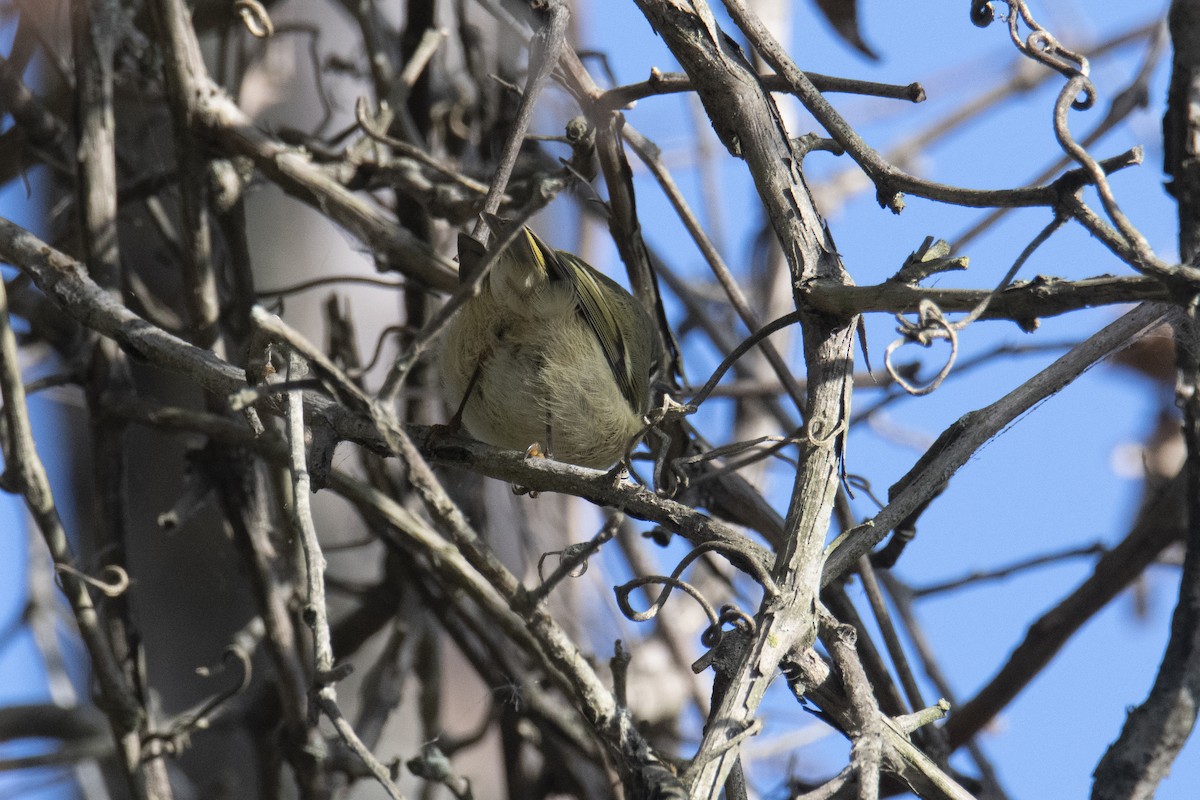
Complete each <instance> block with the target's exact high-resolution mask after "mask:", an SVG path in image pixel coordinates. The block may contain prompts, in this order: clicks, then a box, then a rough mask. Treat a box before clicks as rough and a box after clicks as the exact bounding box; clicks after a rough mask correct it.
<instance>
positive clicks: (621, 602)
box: [613, 575, 721, 630]
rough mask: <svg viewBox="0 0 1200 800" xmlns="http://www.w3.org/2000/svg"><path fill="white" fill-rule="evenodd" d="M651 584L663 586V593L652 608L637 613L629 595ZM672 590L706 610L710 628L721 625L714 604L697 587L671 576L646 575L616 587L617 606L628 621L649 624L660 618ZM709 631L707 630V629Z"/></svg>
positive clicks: (653, 603)
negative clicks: (688, 597) (684, 593)
mask: <svg viewBox="0 0 1200 800" xmlns="http://www.w3.org/2000/svg"><path fill="white" fill-rule="evenodd" d="M650 584H661V585H662V587H663V588H662V591H661V592H659V593H658V597H656V598H654V601H653V602H651V603H650V606H649V607H648V608H647V609H646V610H645V611H637V610H635V609H634V607H633V606H632V605H630V604H629V595H630V594H632V593H633V590H634V589H638V588H641V587H642V586H648V585H650ZM672 589H679V590H681V591H683V592H686V593H687V594H688V595H689V596H690V597H691V598H692V599H693V600H695V601H696V602H697V603H699V604H700V608H702V609H703V610H704V615H705V616H706V617H708V621H709V628H711V627H712V626H714V625H717V626H719V625H720V622H721V620H720V617H719V616H717V612H716V611H715V610H714V609H713V607H712V604H711V603H709V602H708V601H707V600H705V599H704V595H702V594H701V593H700V590H699V589H697V588H696V587H695V586H692V585H691V584H690V583H688V582H687V581H685V580H682V579H680V578H674V577H671V576H670V575H645V576H643V577H640V578H634V579H633V580H631V581H628V582H626V583H623V584H621V585H620V586H614V587H613V591H614V592H615V593H616V595H617V606H618V607H619V608H620V609H621V613H622V614H624V615H625V617H626V619H629V620H632V621H633V622H648V621H649V620H652V619H654V618H655V617H657V616H658V612H659V611H661V610H662V607H663V606H664V605H666V602H667V598H668V597H670V596H671V590H672ZM706 630H707V629H706Z"/></svg>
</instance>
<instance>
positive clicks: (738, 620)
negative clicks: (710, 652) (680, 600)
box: [700, 604, 758, 648]
mask: <svg viewBox="0 0 1200 800" xmlns="http://www.w3.org/2000/svg"><path fill="white" fill-rule="evenodd" d="M726 625H733V627H735V628H738V629H739V630H741V631H742V632H743V633H746V634H749V635H750V636H753V635H754V632H755V631H756V630H758V626H757V625H756V624H755V623H754V617H752V616H750V615H749V614H747V613H746V612H745V611H742V610H741V609H740V608H738V607H737V606H735V605H732V604H726V605H723V606H721V611H720V613H719V614H718V615H717V621H716V622H714V623H712V624H711V625H709V626H708V627H707V628H705V629H704V633H702V634H700V644H702V645H704V646H705V647H708V648H713V647H716V646H717V645H718V644H720V643H721V637H722V636H723V635H724V633H725V626H726Z"/></svg>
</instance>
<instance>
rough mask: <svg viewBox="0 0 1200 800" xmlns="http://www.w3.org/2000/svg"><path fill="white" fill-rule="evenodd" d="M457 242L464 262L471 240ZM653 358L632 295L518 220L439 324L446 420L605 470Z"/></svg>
mask: <svg viewBox="0 0 1200 800" xmlns="http://www.w3.org/2000/svg"><path fill="white" fill-rule="evenodd" d="M494 220H495V218H492V219H491V220H489V222H492V227H493V230H495V229H496V227H497V221H494ZM501 225H502V223H501ZM510 230H511V228H510ZM500 238H503V236H501V237H500ZM459 250H460V261H462V262H464V263H462V264H461V265H460V268H466V267H467V266H468V265H467V264H466V263H465V262H466V261H467V260H468V259H467V253H468V252H470V251H471V250H473V251H474V252H472V255H474V256H478V257H480V258H482V256H481V254H480V251H481V250H482V248H481V246H480V245H479V243H478V242H476V241H475V240H473V239H470V238H468V237H465V236H460V237H459ZM660 360H661V359H660V356H659V341H658V337H657V336H656V335H655V331H654V326H653V324H652V323H651V321H650V318H649V316H648V315H647V314H646V312H645V310H644V309H643V308H642V306H641V304H639V303H638V301H637V300H635V299H634V297H633V296H632V295H630V294H629V292H627V291H625V289H623V288H621V286H620V285H619V284H617V283H616V282H614V281H612V280H611V279H609V278H607V277H605V276H604V275H602V274H600V273H599V272H597V271H596V270H595V269H593V268H592V267H591V266H589V265H588V264H586V263H585V262H584V261H583V260H582V259H580V258H579V257H577V256H574V255H572V254H570V253H568V252H565V251H563V250H553V249H551V248H550V247H549V246H548V245H547V244H546V243H545V242H543V241H542V240H541V239H540V238H538V236H537V235H536V234H535V233H534V232H533V231H531V230H529V228H523V229H522V230H521V232H520V233H519V234H518V235H517V239H516V240H515V241H514V242H513V243H512V244H511V245H510V246H509V247H508V248H507V249H506V250H505V251H504V252H503V253H501V254H500V255H499V257H498V258H497V260H496V262H495V265H494V266H493V268H492V270H491V272H490V273H488V275H487V276H486V277H485V278H484V280H483V284H482V286H481V287H480V292H479V294H478V295H476V296H475V297H473V298H471V299H470V300H468V301H467V302H466V303H465V304H464V305H463V307H462V308H460V309H459V310H458V312H457V313H456V314H455V315H454V318H453V319H452V320H451V321H450V324H449V327H448V329H447V332H446V342H445V348H444V350H443V355H442V375H443V380H444V384H445V388H446V395H447V398H448V399H449V400H450V402H451V403H458V404H459V405H458V412H457V413H456V414H455V419H454V420H453V421H452V422H451V425H454V424H455V423H457V422H458V421H461V422H462V423H463V425H464V426H465V427H466V429H467V432H468V433H470V434H471V435H472V436H474V437H476V438H477V439H479V440H481V441H483V442H487V443H488V444H491V445H494V446H496V447H504V448H508V449H510V450H526V451H527V452H538V451H540V452H542V453H544V454H547V455H550V456H552V457H554V458H557V459H560V460H562V461H567V462H569V463H572V464H578V465H580V466H584V467H594V468H597V469H602V468H604V467H608V466H610V465H611V464H613V463H615V462H616V461H618V460H619V459H621V458H622V457H624V456H625V455H626V453H627V452H628V450H629V448H630V447H631V446H632V445H633V444H634V440H635V437H636V436H637V435H638V433H639V432H640V431H641V430H642V428H643V426H644V424H645V423H644V421H643V416H644V415H645V414H646V412H647V411H648V410H649V406H650V381H651V374H652V373H654V372H655V371H656V370H657V369H658V366H659V362H660Z"/></svg>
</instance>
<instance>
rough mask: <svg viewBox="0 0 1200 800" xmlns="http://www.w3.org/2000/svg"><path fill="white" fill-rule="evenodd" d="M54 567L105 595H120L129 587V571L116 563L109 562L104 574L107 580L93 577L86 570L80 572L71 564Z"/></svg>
mask: <svg viewBox="0 0 1200 800" xmlns="http://www.w3.org/2000/svg"><path fill="white" fill-rule="evenodd" d="M54 569H55V571H57V572H59V573H60V574H61V573H65V574H67V575H71V576H73V577H75V578H77V579H78V580H81V581H83V582H84V583H86V584H87V585H88V586H91V587H92V588H93V589H95V590H97V591H99V592H100V593H101V594H103V595H104V596H105V597H120V596H121V595H123V594H124V593H125V590H126V589H128V588H129V573H128V572H126V571H125V570H124V569H123V568H122V567H119V566H117V565H116V564H109V565H107V566H106V567H105V568H104V575H105V577H106V578H107V579H108V580H107V581H102V580H100V579H99V578H93V577H92V576H91V575H88V574H87V573H86V572H80V571H79V570H77V569H75V567H72V566H71V565H70V564H55V565H54Z"/></svg>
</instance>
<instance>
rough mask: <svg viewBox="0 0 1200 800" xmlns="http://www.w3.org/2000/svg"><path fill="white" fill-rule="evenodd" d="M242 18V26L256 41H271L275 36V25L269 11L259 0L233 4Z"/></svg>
mask: <svg viewBox="0 0 1200 800" xmlns="http://www.w3.org/2000/svg"><path fill="white" fill-rule="evenodd" d="M233 7H234V8H236V9H237V11H238V14H240V15H241V17H242V24H243V25H245V26H246V30H248V31H250V35H251V36H253V37H254V38H256V39H269V38H271V37H272V36H274V35H275V24H274V23H273V22H271V16H270V15H269V14H268V13H267V9H265V8H263V5H262V3H260V2H258V0H237V2H236V3H234V4H233Z"/></svg>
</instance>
